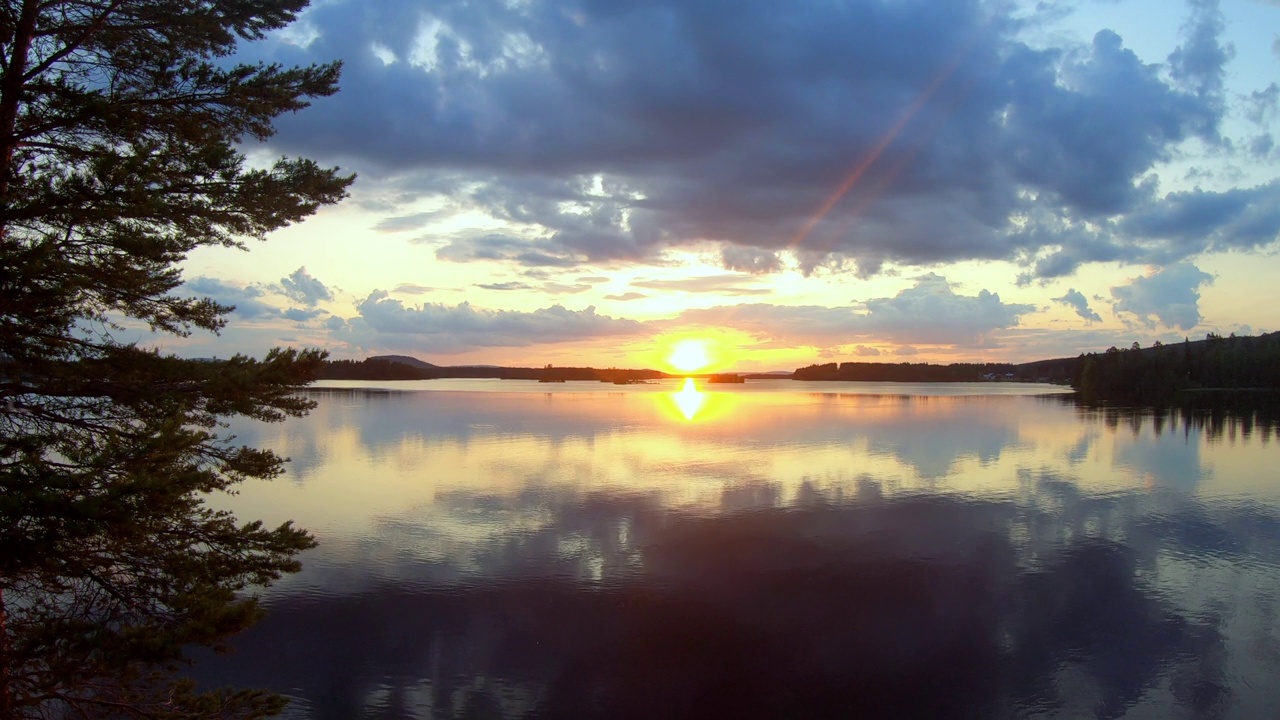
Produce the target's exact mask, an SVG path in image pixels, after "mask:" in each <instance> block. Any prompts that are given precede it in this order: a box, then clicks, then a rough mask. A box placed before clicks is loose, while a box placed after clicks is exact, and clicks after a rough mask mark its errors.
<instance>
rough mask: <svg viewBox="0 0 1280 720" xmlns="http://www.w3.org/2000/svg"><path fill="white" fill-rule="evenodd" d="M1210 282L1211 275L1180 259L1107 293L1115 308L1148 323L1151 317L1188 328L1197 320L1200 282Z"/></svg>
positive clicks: (1198, 315) (1164, 322)
mask: <svg viewBox="0 0 1280 720" xmlns="http://www.w3.org/2000/svg"><path fill="white" fill-rule="evenodd" d="M1212 282H1213V276H1212V275H1210V274H1208V273H1206V272H1203V271H1201V270H1200V268H1198V267H1196V266H1195V265H1192V264H1190V263H1180V264H1178V265H1173V266H1171V267H1168V268H1165V269H1163V270H1160V271H1157V272H1154V273H1152V274H1150V275H1147V276H1145V277H1139V278H1135V279H1133V280H1132V281H1131V282H1130V283H1129V284H1128V285H1121V286H1118V287H1113V288H1111V295H1112V297H1114V298H1115V300H1116V303H1115V308H1116V311H1117V312H1123V313H1128V314H1131V315H1134V316H1136V317H1137V318H1138V320H1139V321H1140V322H1143V323H1146V324H1148V325H1152V324H1153V323H1152V320H1151V318H1153V317H1154V318H1155V319H1156V320H1158V321H1159V322H1160V324H1162V325H1164V326H1165V327H1167V328H1178V329H1181V330H1190V329H1191V328H1193V327H1195V326H1196V325H1199V324H1200V305H1199V303H1200V292H1199V289H1200V286H1201V285H1207V284H1210V283H1212Z"/></svg>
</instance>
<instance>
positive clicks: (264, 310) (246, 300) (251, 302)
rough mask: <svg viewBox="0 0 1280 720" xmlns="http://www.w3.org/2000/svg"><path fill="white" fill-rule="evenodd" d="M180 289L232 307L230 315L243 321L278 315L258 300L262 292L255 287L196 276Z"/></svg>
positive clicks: (273, 309)
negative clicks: (243, 319)
mask: <svg viewBox="0 0 1280 720" xmlns="http://www.w3.org/2000/svg"><path fill="white" fill-rule="evenodd" d="M182 289H183V290H184V291H186V292H190V293H192V294H194V295H198V296H202V297H207V298H209V299H210V300H213V301H214V302H216V303H218V304H220V305H231V306H234V308H235V309H234V310H233V311H232V314H234V315H238V316H240V317H242V318H245V319H257V318H273V317H278V316H279V315H280V310H279V309H278V308H275V307H272V306H271V305H268V304H266V303H264V302H262V301H261V300H259V299H258V298H260V297H262V295H263V293H262V290H261V289H260V288H258V287H256V286H253V285H248V286H241V285H234V284H231V283H228V282H225V281H223V280H219V279H217V278H211V277H207V276H203V275H202V276H198V277H193V278H190V279H188V280H186V281H185V282H184V283H183V284H182Z"/></svg>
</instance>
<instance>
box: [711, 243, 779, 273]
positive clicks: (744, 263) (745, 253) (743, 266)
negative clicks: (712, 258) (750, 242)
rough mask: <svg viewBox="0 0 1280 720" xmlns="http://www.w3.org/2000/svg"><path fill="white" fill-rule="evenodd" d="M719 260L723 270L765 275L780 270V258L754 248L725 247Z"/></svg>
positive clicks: (772, 253)
mask: <svg viewBox="0 0 1280 720" xmlns="http://www.w3.org/2000/svg"><path fill="white" fill-rule="evenodd" d="M720 258H721V260H722V261H723V263H724V269H725V270H737V271H738V272H745V273H751V274H752V275H765V274H768V273H775V272H778V271H779V270H781V269H782V258H781V257H779V256H778V253H776V252H768V251H766V250H759V249H756V248H749V247H739V246H736V245H727V246H725V248H724V249H723V250H722V251H721V254H720Z"/></svg>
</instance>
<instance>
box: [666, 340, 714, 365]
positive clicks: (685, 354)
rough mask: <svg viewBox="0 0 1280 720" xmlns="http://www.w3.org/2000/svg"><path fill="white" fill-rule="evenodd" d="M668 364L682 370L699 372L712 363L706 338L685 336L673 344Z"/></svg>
mask: <svg viewBox="0 0 1280 720" xmlns="http://www.w3.org/2000/svg"><path fill="white" fill-rule="evenodd" d="M667 364H669V365H671V367H673V368H675V369H676V370H679V371H680V372H686V373H690V372H697V371H699V370H701V369H703V368H705V367H706V366H708V365H710V364H711V352H710V348H709V347H708V343H707V341H706V340H702V339H699V338H685V339H684V340H680V341H677V342H676V344H674V345H672V346H671V352H670V354H668V355H667Z"/></svg>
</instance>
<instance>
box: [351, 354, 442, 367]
mask: <svg viewBox="0 0 1280 720" xmlns="http://www.w3.org/2000/svg"><path fill="white" fill-rule="evenodd" d="M369 359H370V360H380V361H383V362H393V363H400V364H401V365H408V366H410V367H415V368H418V369H419V370H429V369H431V368H436V367H440V366H439V365H432V364H431V363H429V362H424V361H422V360H419V359H418V358H416V357H410V356H409V355H374V356H373V357H371V358H369Z"/></svg>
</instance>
